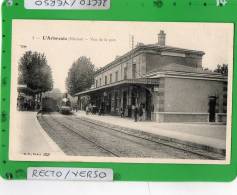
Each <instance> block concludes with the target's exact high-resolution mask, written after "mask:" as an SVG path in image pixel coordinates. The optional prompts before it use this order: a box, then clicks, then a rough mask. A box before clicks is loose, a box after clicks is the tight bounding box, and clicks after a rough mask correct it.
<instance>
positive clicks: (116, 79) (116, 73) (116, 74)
mask: <svg viewBox="0 0 237 195" xmlns="http://www.w3.org/2000/svg"><path fill="white" fill-rule="evenodd" d="M117 81H118V71H116V72H115V82H117Z"/></svg>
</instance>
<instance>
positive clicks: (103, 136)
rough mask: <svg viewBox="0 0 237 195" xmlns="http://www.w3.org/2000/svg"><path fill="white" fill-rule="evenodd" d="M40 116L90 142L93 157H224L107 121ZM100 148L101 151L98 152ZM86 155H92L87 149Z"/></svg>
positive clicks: (48, 122)
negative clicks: (138, 133) (153, 137)
mask: <svg viewBox="0 0 237 195" xmlns="http://www.w3.org/2000/svg"><path fill="white" fill-rule="evenodd" d="M40 118H41V120H42V122H44V123H46V124H47V127H46V128H50V129H54V131H55V132H58V131H59V129H62V130H64V131H65V132H67V133H71V134H72V135H71V136H73V137H74V138H75V139H74V140H75V141H74V142H76V144H79V145H81V142H87V143H90V145H93V148H94V150H98V151H99V152H98V154H97V153H96V152H95V153H96V155H95V156H113V157H137V158H138V157H150V158H174V159H212V160H220V159H223V156H221V155H219V154H213V153H210V152H206V151H202V150H200V149H197V148H192V147H189V146H185V145H182V144H177V143H172V142H169V141H166V140H162V139H155V140H154V139H150V138H149V137H144V136H140V135H137V134H134V132H131V131H127V130H121V129H117V128H116V127H113V126H106V125H107V124H103V123H98V122H97V121H96V122H95V121H91V120H88V119H83V118H76V117H75V116H65V115H57V114H47V115H41V116H40ZM61 136H62V137H63V136H64V135H63V134H61ZM76 137H77V141H76ZM54 139H57V138H54ZM59 139H60V138H59ZM62 140H64V138H62ZM72 142H73V140H72V139H69V140H67V141H66V143H64V144H62V143H61V145H67V146H69V148H70V147H71V145H74V144H75V143H72ZM85 151H86V148H85ZM101 151H103V152H102V153H101ZM74 153H77V152H74ZM79 153H80V152H79ZM77 154H78V153H77ZM74 155H75V154H74ZM79 155H81V153H80V154H79ZM88 156H92V155H91V153H90V152H89V151H88Z"/></svg>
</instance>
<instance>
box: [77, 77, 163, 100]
mask: <svg viewBox="0 0 237 195" xmlns="http://www.w3.org/2000/svg"><path fill="white" fill-rule="evenodd" d="M158 84H159V79H157V78H156V79H150V78H140V79H127V80H122V81H118V82H115V83H111V84H108V85H103V86H101V87H97V88H93V89H89V90H86V91H82V92H79V93H76V94H75V95H74V96H79V95H86V94H89V93H92V92H96V91H100V90H105V89H109V88H113V87H117V86H124V85H158Z"/></svg>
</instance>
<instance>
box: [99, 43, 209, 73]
mask: <svg viewBox="0 0 237 195" xmlns="http://www.w3.org/2000/svg"><path fill="white" fill-rule="evenodd" d="M149 50H155V51H158V52H162V51H170V52H182V53H185V54H196V55H199V56H203V55H204V54H205V53H204V52H203V51H198V50H191V49H184V48H179V47H172V46H168V45H165V46H161V45H158V44H147V45H143V44H142V45H138V46H137V47H135V48H134V49H132V50H130V51H129V52H127V53H125V54H124V55H122V56H120V57H117V58H116V59H115V60H114V61H112V62H111V63H109V64H107V65H105V66H104V67H102V68H100V69H99V70H97V71H96V73H95V75H97V74H99V73H100V72H103V71H104V70H106V69H107V68H109V67H110V66H112V65H114V64H116V63H118V62H119V61H121V60H123V59H124V58H126V57H129V56H131V55H133V54H134V53H136V52H138V51H142V52H146V51H149Z"/></svg>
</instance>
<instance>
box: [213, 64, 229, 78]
mask: <svg viewBox="0 0 237 195" xmlns="http://www.w3.org/2000/svg"><path fill="white" fill-rule="evenodd" d="M214 72H217V73H221V74H222V75H224V76H228V64H222V65H220V64H218V65H217V68H216V69H215V70H214Z"/></svg>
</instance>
